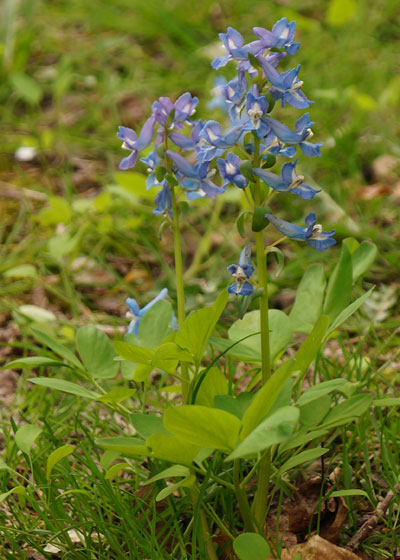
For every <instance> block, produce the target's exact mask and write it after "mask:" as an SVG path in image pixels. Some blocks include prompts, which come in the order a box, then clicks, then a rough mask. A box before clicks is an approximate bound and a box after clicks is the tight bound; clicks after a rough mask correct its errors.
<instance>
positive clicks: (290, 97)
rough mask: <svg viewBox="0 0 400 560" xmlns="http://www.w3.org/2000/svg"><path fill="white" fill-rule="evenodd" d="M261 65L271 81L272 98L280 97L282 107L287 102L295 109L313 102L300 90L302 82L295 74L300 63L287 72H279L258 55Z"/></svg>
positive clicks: (302, 107)
mask: <svg viewBox="0 0 400 560" xmlns="http://www.w3.org/2000/svg"><path fill="white" fill-rule="evenodd" d="M258 60H259V62H260V64H261V67H262V69H263V71H264V74H265V76H266V78H267V79H268V80H269V81H270V82H271V84H272V87H271V88H270V92H271V95H272V97H273V98H274V99H276V100H277V99H280V100H281V104H282V107H283V106H284V105H285V103H287V104H288V105H291V106H292V107H295V108H296V109H304V108H305V107H308V106H309V105H311V103H314V102H313V101H310V100H309V99H307V97H306V96H305V95H304V93H303V92H302V91H301V90H300V88H301V86H302V85H303V82H302V81H301V80H298V78H297V75H298V73H299V70H300V64H299V65H298V66H297V68H292V69H291V70H288V71H287V72H283V73H282V74H280V73H279V72H278V70H276V68H274V67H273V66H272V64H270V63H269V62H268V61H267V60H266V59H265V58H262V57H258Z"/></svg>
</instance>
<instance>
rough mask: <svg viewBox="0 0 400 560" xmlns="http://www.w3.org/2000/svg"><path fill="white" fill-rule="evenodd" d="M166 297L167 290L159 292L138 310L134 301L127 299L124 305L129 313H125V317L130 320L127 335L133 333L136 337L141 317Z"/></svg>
mask: <svg viewBox="0 0 400 560" xmlns="http://www.w3.org/2000/svg"><path fill="white" fill-rule="evenodd" d="M167 296H168V290H167V288H164V289H162V290H161V292H160V293H159V294H158V296H156V297H155V298H154V299H152V300H151V301H150V302H149V303H148V304H147V305H145V306H144V307H143V308H142V309H140V307H139V305H138V304H137V302H136V300H135V299H133V298H127V300H126V304H127V306H128V307H129V311H128V312H127V314H126V316H127V317H128V319H131V322H130V323H129V327H128V333H133V334H136V335H138V334H139V325H140V321H141V320H142V317H143V316H144V315H145V314H146V313H147V311H148V310H149V309H150V308H151V307H153V305H154V304H155V303H157V302H158V301H160V300H161V299H165V298H166V297H167Z"/></svg>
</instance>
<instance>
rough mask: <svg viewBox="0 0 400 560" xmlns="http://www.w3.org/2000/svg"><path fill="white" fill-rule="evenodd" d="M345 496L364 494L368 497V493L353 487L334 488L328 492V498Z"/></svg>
mask: <svg viewBox="0 0 400 560" xmlns="http://www.w3.org/2000/svg"><path fill="white" fill-rule="evenodd" d="M346 496H364V497H365V498H368V499H369V496H368V494H367V493H366V492H365V490H359V489H358V488H353V489H350V490H335V491H334V492H332V494H329V497H330V498H341V497H346Z"/></svg>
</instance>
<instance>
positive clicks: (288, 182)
mask: <svg viewBox="0 0 400 560" xmlns="http://www.w3.org/2000/svg"><path fill="white" fill-rule="evenodd" d="M296 163H297V160H295V161H294V163H289V162H288V163H285V164H284V165H283V167H282V171H281V175H280V176H279V175H276V174H275V173H272V172H271V171H268V170H267V169H262V168H259V167H253V168H252V169H253V173H254V174H255V175H257V177H260V179H261V180H262V181H264V183H265V184H266V185H268V186H269V187H271V188H273V189H274V190H276V191H278V192H291V193H293V194H298V195H299V196H301V198H304V199H310V198H313V197H314V196H315V195H316V194H317V193H318V192H320V191H319V190H316V189H313V188H312V187H310V186H309V185H306V184H305V183H303V181H304V176H303V175H296Z"/></svg>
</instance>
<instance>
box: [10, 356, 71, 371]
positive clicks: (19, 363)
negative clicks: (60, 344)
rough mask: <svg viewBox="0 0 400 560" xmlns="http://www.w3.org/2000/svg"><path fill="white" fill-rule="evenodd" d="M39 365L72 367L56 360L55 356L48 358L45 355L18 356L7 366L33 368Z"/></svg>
mask: <svg viewBox="0 0 400 560" xmlns="http://www.w3.org/2000/svg"><path fill="white" fill-rule="evenodd" d="M39 366H63V367H71V366H69V365H68V364H65V363H64V362H60V361H59V360H54V359H53V358H46V357H45V356H30V357H29V358H18V359H17V360H13V361H12V362H10V363H9V364H7V367H15V368H20V369H32V368H34V367H39Z"/></svg>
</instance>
